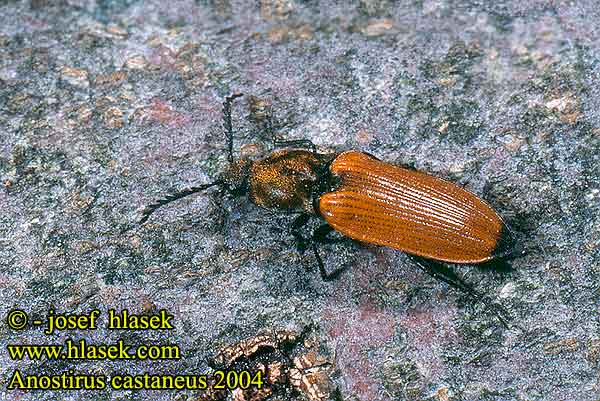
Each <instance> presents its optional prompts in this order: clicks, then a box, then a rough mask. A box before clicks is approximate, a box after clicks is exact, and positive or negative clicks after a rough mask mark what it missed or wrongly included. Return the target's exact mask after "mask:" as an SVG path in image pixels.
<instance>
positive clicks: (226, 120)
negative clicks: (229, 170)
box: [223, 93, 243, 163]
mask: <svg viewBox="0 0 600 401" xmlns="http://www.w3.org/2000/svg"><path fill="white" fill-rule="evenodd" d="M241 96H243V94H242V93H234V94H233V95H230V96H227V97H226V98H225V101H224V102H223V128H225V133H226V134H227V151H228V157H229V163H233V126H232V124H231V104H232V103H233V101H234V100H235V99H237V98H238V97H241Z"/></svg>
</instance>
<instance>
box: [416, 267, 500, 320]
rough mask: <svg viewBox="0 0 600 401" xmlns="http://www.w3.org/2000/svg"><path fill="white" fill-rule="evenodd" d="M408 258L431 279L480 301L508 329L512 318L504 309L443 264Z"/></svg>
mask: <svg viewBox="0 0 600 401" xmlns="http://www.w3.org/2000/svg"><path fill="white" fill-rule="evenodd" d="M409 257H410V259H411V260H412V261H413V262H415V264H416V265H417V266H419V268H421V270H423V271H424V272H425V273H427V274H429V275H430V276H431V277H433V278H435V279H438V280H441V281H443V282H444V283H446V284H448V285H449V286H451V287H454V288H456V289H458V290H460V291H462V292H464V293H465V294H467V295H468V296H470V297H471V298H473V299H475V300H476V301H481V302H482V303H483V304H484V305H485V307H486V308H487V309H489V310H491V311H492V312H493V313H494V315H495V316H496V317H497V318H498V320H499V321H500V323H502V325H503V326H504V327H506V328H507V329H508V328H510V326H509V324H508V321H510V320H512V317H511V316H510V314H509V313H508V311H507V310H506V309H504V307H502V306H501V305H499V304H497V303H496V302H494V301H493V300H491V299H490V298H489V297H488V296H487V295H484V294H482V293H481V292H479V291H477V290H476V289H474V288H473V287H472V286H471V285H470V284H468V283H467V282H465V281H464V280H463V279H461V278H460V277H458V276H457V275H456V273H454V272H453V271H452V270H450V269H449V268H447V267H446V266H445V265H444V264H442V263H439V262H436V261H434V260H431V259H426V258H422V257H419V256H415V255H409Z"/></svg>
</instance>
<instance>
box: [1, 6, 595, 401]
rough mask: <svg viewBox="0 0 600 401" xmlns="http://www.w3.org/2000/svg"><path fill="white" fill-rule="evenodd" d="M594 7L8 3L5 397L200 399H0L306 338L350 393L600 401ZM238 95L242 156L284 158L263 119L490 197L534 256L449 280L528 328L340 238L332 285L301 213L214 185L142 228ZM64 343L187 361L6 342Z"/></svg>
mask: <svg viewBox="0 0 600 401" xmlns="http://www.w3.org/2000/svg"><path fill="white" fill-rule="evenodd" d="M49 3H51V4H49ZM492 4H494V5H492ZM598 10H599V8H598V6H597V2H595V1H592V0H581V1H572V2H558V1H550V0H547V1H544V0H541V1H536V2H528V1H516V0H514V1H501V2H480V1H468V0H455V1H452V0H447V1H434V0H424V1H406V2H399V3H396V2H392V1H386V0H363V1H356V2H351V3H350V2H349V3H346V2H335V1H331V2H327V1H321V2H318V1H300V0H296V1H294V0H261V1H259V2H245V1H228V0H212V1H197V2H192V1H172V2H167V1H162V2H161V1H150V2H140V1H110V0H107V1H97V2H93V1H62V2H44V1H39V0H32V1H31V2H6V1H4V2H0V179H1V183H2V184H3V185H2V187H0V206H1V207H2V210H1V211H0V316H2V322H3V323H2V324H1V325H0V345H1V347H0V385H1V387H2V390H0V391H1V392H0V398H2V399H4V400H56V399H61V400H82V399H86V400H88V399H89V400H108V399H110V400H138V399H139V400H187V399H193V398H194V397H196V396H197V392H194V391H181V392H175V391H137V392H136V391H112V390H108V389H107V390H103V391H100V392H95V391H82V392H65V391H63V392H52V391H37V392H36V391H33V392H32V391H29V392H26V391H21V390H11V391H9V390H7V389H6V388H7V386H8V384H9V382H10V380H11V377H12V375H13V372H14V371H15V369H19V370H20V371H22V372H23V373H27V374H60V373H63V372H65V371H68V370H69V369H71V370H73V371H75V372H76V373H80V374H84V373H90V374H97V375H100V374H104V375H108V376H110V375H111V374H115V372H121V373H129V374H140V373H144V372H155V373H181V372H190V373H191V372H204V371H206V370H207V369H208V366H207V362H206V360H207V357H209V356H210V355H212V354H213V353H214V352H215V351H216V350H217V349H218V348H219V347H221V346H223V345H227V344H231V343H234V342H236V341H239V340H240V339H243V338H246V337H250V336H253V335H255V334H256V333H258V332H260V331H261V330H265V329H266V330H269V329H273V328H289V329H295V330H300V329H302V328H304V327H307V326H310V325H312V327H313V333H314V336H315V338H316V339H317V340H318V341H319V343H320V344H321V346H322V347H323V349H325V350H326V352H327V353H328V354H329V355H330V357H331V359H332V360H333V361H334V362H335V368H336V372H337V374H336V376H335V377H333V378H332V379H333V380H334V382H335V384H336V385H337V386H338V387H339V389H340V391H341V394H342V396H343V398H344V400H361V401H365V400H438V401H446V400H469V401H470V400H490V401H491V400H498V401H500V400H552V401H553V400H573V401H575V400H578V401H597V400H600V373H599V364H600V322H599V319H600V318H599V314H598V311H599V298H600V284H599V279H598V277H599V274H600V178H599V177H600V114H599V110H600V91H599V85H598V81H599V79H600V70H599V66H600V47H599V45H600V41H599V34H600V32H599V31H600V28H599V26H600V18H599V17H600V16H599V11H598ZM238 91H239V92H243V93H245V94H246V95H247V96H245V97H243V98H242V99H240V100H239V101H237V102H236V104H235V107H234V127H235V130H236V138H235V139H236V141H235V149H237V150H239V149H241V151H242V152H245V153H246V154H253V153H257V152H266V151H268V149H269V143H270V139H269V138H267V137H266V135H265V133H264V130H263V129H262V123H261V118H262V114H261V113H262V109H261V108H260V106H261V105H263V106H264V104H266V105H267V109H269V108H270V110H271V111H272V113H273V114H274V116H275V122H276V129H277V132H278V134H279V135H281V137H283V138H290V139H299V138H307V139H310V140H312V141H313V142H314V143H315V144H316V145H317V146H318V148H319V150H320V151H322V152H329V151H342V150H347V149H359V150H362V151H365V152H369V153H372V154H374V155H376V156H378V157H379V158H381V159H383V160H386V161H390V162H393V163H398V164H410V165H413V166H415V167H416V168H418V169H420V170H424V171H427V172H429V173H432V174H434V175H437V176H441V177H445V178H448V179H450V180H452V181H455V182H457V183H460V184H461V185H464V186H465V187H467V188H468V189H470V190H471V191H473V192H475V193H477V194H479V195H481V196H482V197H484V198H485V199H486V200H488V201H489V202H490V203H491V204H492V205H493V206H494V207H495V208H496V209H497V210H498V211H499V212H500V213H501V214H502V215H503V216H504V217H505V218H506V220H507V222H509V223H510V224H511V226H512V227H513V228H514V229H515V231H517V232H518V234H519V236H520V242H521V244H522V245H523V246H524V248H525V254H524V255H523V256H520V257H518V258H516V259H515V260H513V261H512V262H511V266H512V269H511V270H508V271H499V270H494V269H490V268H479V269H478V268H468V267H461V268H459V269H458V271H459V273H460V274H461V275H462V276H464V277H465V279H466V280H468V281H469V282H471V283H473V284H474V285H475V286H476V287H477V288H478V289H479V290H481V291H484V292H486V293H487V294H489V295H490V296H491V297H493V298H494V299H497V300H499V301H500V302H501V303H502V304H503V305H504V306H505V307H506V308H507V309H508V310H509V311H510V313H511V314H512V316H513V317H514V319H515V322H516V324H518V325H519V326H520V328H518V327H512V328H510V329H506V328H504V327H503V326H502V325H500V324H499V322H498V321H497V320H496V319H495V318H494V316H493V315H492V314H491V313H490V312H489V311H487V310H485V308H484V307H483V306H482V305H481V304H479V303H474V302H473V301H472V300H471V299H469V298H468V297H466V296H465V295H464V294H461V293H460V292H458V291H456V290H454V289H450V288H448V287H447V286H446V285H445V284H443V283H440V282H437V281H435V280H433V279H432V278H430V277H428V276H426V275H424V274H422V273H420V272H419V271H418V270H417V269H415V267H414V266H413V265H412V264H411V262H410V260H408V259H407V258H406V257H405V256H404V255H403V254H401V253H400V252H397V251H394V250H391V249H386V248H381V247H375V246H369V245H363V244H357V243H352V242H345V243H340V244H333V245H328V246H325V247H324V248H323V249H322V250H321V252H322V254H323V256H324V259H325V261H326V264H327V266H329V267H337V266H347V267H348V271H347V272H345V273H344V274H343V275H342V276H341V278H340V279H339V280H337V281H333V282H323V281H322V280H321V279H320V277H319V275H318V273H317V271H316V269H315V266H316V263H315V260H314V257H313V255H312V254H311V253H310V252H306V253H305V254H304V255H300V254H298V253H297V252H296V250H295V245H294V241H293V239H292V237H291V235H290V234H289V230H288V226H289V223H290V221H291V219H292V217H290V216H287V215H274V214H271V213H268V212H265V211H263V210H260V209H258V208H257V207H254V206H253V205H251V204H249V203H248V202H247V201H246V200H245V199H243V198H232V197H230V196H223V195H221V194H219V192H218V191H217V190H209V191H207V193H206V194H201V195H198V196H195V197H192V198H187V199H186V200H182V201H180V202H178V203H174V204H171V205H170V206H169V207H165V208H163V209H161V210H160V211H158V212H157V213H156V214H155V215H153V216H152V218H151V219H150V220H149V222H148V223H147V224H145V225H144V226H142V227H133V228H132V224H133V223H134V222H135V221H136V219H138V218H139V214H138V210H139V208H140V207H143V206H144V205H146V204H148V203H150V202H152V201H153V200H155V199H157V198H159V197H161V196H163V195H164V194H166V193H169V192H171V191H173V190H176V189H179V188H183V187H186V186H189V185H193V184H198V183H206V182H210V181H211V180H213V179H214V177H216V176H217V175H218V173H219V172H220V171H222V170H223V168H224V167H225V166H226V165H227V154H226V151H225V149H226V143H225V136H224V134H223V130H222V127H221V103H222V101H223V98H224V97H225V96H226V95H227V94H230V93H232V92H238ZM252 96H254V97H255V98H253V97H252ZM261 102H262V103H261ZM316 224H318V223H317V222H315V223H314V225H315V226H316ZM15 308H19V309H22V310H24V311H25V312H27V313H28V314H29V316H30V319H36V318H38V319H40V318H44V316H45V315H46V314H47V312H48V310H49V309H50V308H53V309H55V310H56V311H57V313H89V312H90V311H91V310H93V309H96V308H97V309H99V310H101V311H102V313H103V318H104V319H105V313H106V311H107V310H108V309H110V308H116V309H118V310H120V309H122V308H128V309H129V310H130V311H132V312H136V313H141V312H149V311H157V310H160V309H165V310H167V311H169V312H170V313H172V314H173V315H174V319H173V323H174V325H175V326H176V329H175V330H172V331H171V330H162V331H110V330H106V329H104V328H99V329H97V330H87V331H69V330H65V331H61V332H60V333H57V334H54V335H51V336H47V335H44V334H43V333H42V329H41V328H40V327H30V328H27V329H25V330H22V331H15V330H11V329H9V328H8V326H7V324H6V322H5V317H6V316H7V314H8V313H9V311H10V310H12V309H15ZM105 322H106V320H103V321H102V325H104V323H105ZM68 338H72V339H76V340H78V339H81V338H85V339H87V340H88V341H90V342H94V343H111V342H115V341H117V340H118V339H119V338H122V339H124V341H126V342H128V343H131V344H141V343H174V344H177V345H179V346H180V347H181V350H182V359H181V360H178V361H155V362H147V361H143V362H142V361H66V360H59V361H52V360H44V361H42V362H32V361H29V360H22V361H15V360H12V359H11V358H10V357H9V355H8V352H7V349H6V345H7V344H42V343H45V344H48V343H52V344H59V343H62V342H64V341H65V340H66V339H68ZM299 399H301V398H299Z"/></svg>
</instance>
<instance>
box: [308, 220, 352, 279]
mask: <svg viewBox="0 0 600 401" xmlns="http://www.w3.org/2000/svg"><path fill="white" fill-rule="evenodd" d="M332 231H333V228H332V227H331V226H330V225H329V224H323V225H322V226H320V227H317V228H316V229H315V231H314V232H313V235H312V237H311V246H312V249H313V252H314V253H315V258H316V259H317V263H318V264H319V273H321V278H322V279H323V281H332V280H335V279H337V278H338V277H339V276H340V274H342V273H343V272H344V270H346V266H342V267H339V268H337V269H335V270H334V271H332V272H331V273H329V272H327V270H325V265H324V264H323V259H321V255H319V251H318V249H317V243H320V244H327V243H332V242H339V240H337V239H334V238H328V237H327V235H328V234H329V233H330V232H332Z"/></svg>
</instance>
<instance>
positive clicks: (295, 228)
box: [291, 213, 310, 253]
mask: <svg viewBox="0 0 600 401" xmlns="http://www.w3.org/2000/svg"><path fill="white" fill-rule="evenodd" d="M309 219H310V215H308V214H306V213H302V214H301V215H299V216H298V217H296V218H295V219H294V221H293V222H292V228H291V232H292V235H293V236H294V239H295V240H296V249H297V250H298V252H299V253H304V251H305V250H306V248H308V244H307V240H306V238H304V237H303V236H302V233H300V230H301V229H302V227H304V226H305V225H306V223H308V220H309Z"/></svg>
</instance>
